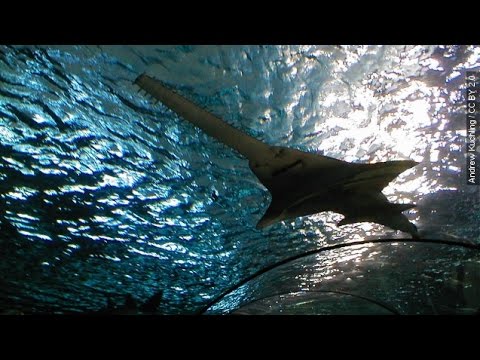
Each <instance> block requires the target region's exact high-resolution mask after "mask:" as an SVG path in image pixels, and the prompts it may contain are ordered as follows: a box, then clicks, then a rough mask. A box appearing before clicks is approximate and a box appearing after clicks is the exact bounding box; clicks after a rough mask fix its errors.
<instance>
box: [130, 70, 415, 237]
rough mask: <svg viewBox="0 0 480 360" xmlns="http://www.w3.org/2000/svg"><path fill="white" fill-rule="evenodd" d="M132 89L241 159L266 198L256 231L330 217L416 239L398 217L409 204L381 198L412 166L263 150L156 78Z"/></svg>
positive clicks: (288, 150) (138, 80)
mask: <svg viewBox="0 0 480 360" xmlns="http://www.w3.org/2000/svg"><path fill="white" fill-rule="evenodd" d="M134 84H136V85H137V86H138V87H139V88H140V90H144V91H145V92H146V93H147V94H149V95H150V96H152V97H153V98H154V99H156V100H157V101H160V102H162V103H163V104H164V105H165V106H166V107H167V108H169V109H170V110H172V111H174V112H175V113H176V114H177V115H179V116H180V117H181V118H183V119H185V120H187V121H189V122H190V123H192V124H193V125H195V126H197V127H198V128H200V129H202V130H203V131H204V132H205V133H207V134H208V135H210V136H211V137H213V138H215V139H217V140H218V141H220V142H222V143H224V144H225V145H227V146H228V147H230V148H232V149H234V150H236V151H237V152H238V153H240V154H241V155H243V156H244V157H245V158H247V160H248V165H249V167H250V169H251V170H252V172H253V173H254V174H255V176H256V177H257V178H258V180H259V181H260V182H261V183H262V184H263V185H264V186H265V187H266V188H267V189H268V191H269V192H270V194H271V196H272V200H271V203H270V206H269V207H268V209H267V210H266V212H265V214H264V215H263V217H262V218H261V219H260V221H259V222H258V223H257V226H256V227H257V229H262V228H265V227H268V226H270V225H273V224H275V223H278V222H281V221H284V220H290V219H295V218H297V217H301V216H307V215H312V214H316V213H320V212H323V211H333V212H336V213H339V214H342V215H344V218H343V219H342V220H341V221H340V222H339V223H338V224H337V225H338V226H342V225H346V224H353V223H359V222H373V223H377V224H381V225H385V226H387V227H389V228H391V229H394V230H400V231H403V232H407V233H409V234H410V235H411V236H412V237H413V238H418V232H417V228H416V226H415V225H414V224H413V223H411V222H410V221H409V220H408V219H407V217H406V216H405V215H404V214H402V212H403V211H405V210H408V209H411V208H413V207H415V204H395V203H390V202H389V201H388V199H387V198H386V197H385V195H383V193H382V190H383V189H384V188H385V187H386V186H387V185H388V184H389V183H390V182H391V181H392V180H393V179H395V178H396V177H397V176H398V175H399V174H401V173H402V172H404V171H406V170H407V169H410V168H412V167H414V166H415V165H417V164H418V163H417V162H415V161H412V160H395V161H386V162H378V163H372V164H365V163H352V162H347V161H342V160H339V159H335V158H332V157H328V156H323V155H319V154H314V153H309V152H304V151H300V150H297V149H294V148H289V147H284V146H273V145H269V144H266V143H264V142H262V141H260V140H257V139H255V138H254V137H252V136H250V135H248V134H246V133H244V132H242V131H240V130H238V129H236V128H234V127H233V126H231V125H229V124H228V123H226V122H225V121H224V120H222V119H220V118H219V117H217V116H215V115H213V114H212V113H210V112H209V111H207V110H205V109H203V108H202V107H200V106H198V105H196V104H195V103H193V102H192V101H190V100H188V99H186V98H185V97H184V96H182V95H180V94H178V93H177V92H176V91H175V90H173V89H171V88H170V87H169V86H167V85H166V84H165V83H164V82H162V81H160V80H158V79H156V78H153V77H151V76H149V75H147V74H142V75H140V76H138V77H137V78H136V79H135V81H134Z"/></svg>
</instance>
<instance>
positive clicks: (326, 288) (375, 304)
mask: <svg viewBox="0 0 480 360" xmlns="http://www.w3.org/2000/svg"><path fill="white" fill-rule="evenodd" d="M385 240H386V239H385ZM461 244H462V242H460V243H459V245H461ZM345 245H346V246H345V247H342V248H340V249H334V250H326V251H324V252H321V253H317V254H312V255H308V256H302V257H300V258H298V259H295V260H293V261H289V262H287V263H285V264H282V265H280V266H278V267H275V268H273V269H271V270H269V271H268V272H265V273H264V274H261V275H259V276H258V277H255V278H253V279H252V280H250V281H249V282H248V283H246V284H245V285H243V286H242V287H239V288H238V289H236V290H235V291H232V292H231V293H229V294H228V295H226V296H225V297H224V298H223V299H219V301H218V302H217V303H216V304H214V305H212V306H211V308H209V310H208V311H207V312H206V313H208V314H216V313H222V312H229V311H232V313H233V314H244V315H248V314H250V315H256V314H275V315H281V314H301V315H305V314H323V315H359V314H362V315H366V314H369V315H388V314H389V315H408V314H417V315H418V314H432V315H439V314H470V315H472V314H477V315H478V314H479V310H480V286H479V285H480V252H479V250H480V248H478V247H471V248H463V249H460V250H459V249H455V250H454V249H453V248H454V247H458V245H452V244H451V245H442V244H435V243H434V242H432V243H411V242H402V241H401V240H398V239H395V240H391V241H386V242H382V243H373V242H371V243H369V242H366V243H363V244H358V245H349V244H345ZM460 247H461V246H460ZM406 263H408V265H406Z"/></svg>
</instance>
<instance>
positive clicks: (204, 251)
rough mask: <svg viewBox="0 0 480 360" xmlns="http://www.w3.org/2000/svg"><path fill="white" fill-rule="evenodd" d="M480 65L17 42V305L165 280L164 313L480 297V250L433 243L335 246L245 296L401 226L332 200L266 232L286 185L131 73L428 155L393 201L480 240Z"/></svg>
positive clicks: (378, 150)
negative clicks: (468, 156) (360, 216)
mask: <svg viewBox="0 0 480 360" xmlns="http://www.w3.org/2000/svg"><path fill="white" fill-rule="evenodd" d="M467 70H480V48H479V47H474V46H0V140H1V141H0V189H1V192H0V205H1V208H0V222H1V226H2V227H1V230H2V234H1V238H0V253H1V256H2V261H1V262H0V274H1V276H0V308H1V309H2V310H3V311H4V312H14V313H15V312H23V313H70V312H88V311H95V310H99V309H101V308H103V307H105V306H106V303H107V298H110V299H111V301H113V303H115V304H118V305H120V304H123V301H124V297H125V296H126V295H127V294H130V295H132V296H133V297H134V298H135V299H136V300H137V301H139V302H144V301H146V300H147V299H148V298H149V297H151V296H152V295H153V294H155V293H157V292H158V291H160V290H162V291H163V300H162V303H161V305H160V307H159V309H158V313H163V314H190V313H197V312H198V311H200V310H202V309H204V308H205V306H207V305H208V306H209V304H212V301H213V300H214V299H216V298H219V296H220V295H222V294H224V293H225V292H228V291H227V290H229V289H232V290H233V292H231V293H230V294H228V295H226V296H225V297H222V299H220V298H219V301H218V302H215V304H212V306H211V307H210V310H209V313H228V312H232V311H233V312H238V313H325V314H327V313H391V312H394V313H395V312H397V313H402V314H405V313H408V314H416V313H442V312H454V311H456V312H459V311H460V310H459V308H461V311H464V312H469V311H470V310H471V311H474V309H475V308H476V309H478V308H480V300H479V299H480V295H479V294H478V293H479V290H478V289H479V287H480V257H479V253H478V250H475V249H472V248H464V247H461V246H450V245H445V244H443V245H442V244H432V243H429V244H416V243H415V244H413V243H404V242H401V241H400V242H398V243H395V242H390V243H375V244H360V245H352V246H347V247H342V248H338V249H333V250H328V251H324V252H320V253H317V254H313V255H310V256H307V257H304V258H299V259H297V260H295V261H292V262H290V263H287V264H284V265H282V266H280V267H277V268H274V269H272V270H271V271H268V272H265V273H263V274H262V275H260V276H258V277H255V278H254V279H252V280H251V281H248V282H246V283H245V285H243V286H241V287H239V288H237V289H235V290H234V289H233V288H234V287H235V284H240V283H241V281H242V280H243V279H246V278H247V277H248V276H250V275H252V274H254V273H255V272H257V271H261V269H263V268H265V267H267V266H270V265H272V264H274V263H276V262H279V261H281V260H283V259H286V258H288V257H290V256H293V255H297V254H301V253H303V252H306V251H309V250H313V249H320V248H322V247H325V246H330V245H334V244H341V243H346V242H352V241H359V240H364V239H374V238H400V237H402V236H401V234H398V233H395V232H394V231H392V230H390V229H388V228H386V227H383V226H381V225H376V224H372V223H362V224H354V225H347V226H342V227H337V226H336V225H335V224H336V223H337V222H338V221H339V220H340V219H341V218H342V215H339V214H336V213H331V212H326V213H321V214H316V215H311V216H307V217H303V218H298V219H296V220H294V221H287V222H283V223H279V224H276V225H274V226H272V227H271V228H267V229H265V230H256V229H255V225H256V223H257V222H258V220H259V219H260V217H261V216H262V215H263V213H264V211H265V209H266V207H267V206H268V203H269V201H270V195H269V193H268V191H267V190H266V189H265V188H264V187H263V186H262V185H261V184H260V182H259V181H258V180H257V179H256V177H255V176H254V175H253V173H252V172H251V171H250V169H249V167H248V163H247V161H246V160H245V159H244V158H242V157H241V156H240V155H239V154H238V153H236V152H235V151H233V150H231V149H229V148H227V147H226V146H224V145H223V144H221V143H219V142H217V141H215V140H212V139H211V138H209V137H208V136H207V135H205V134H204V133H202V132H201V131H200V130H198V129H196V128H194V127H193V126H192V125H191V124H189V123H187V122H186V121H184V120H183V119H181V118H179V117H178V116H177V115H175V114H174V113H172V112H171V111H169V110H168V109H167V108H166V107H165V106H163V105H162V104H161V103H158V104H153V103H152V102H151V101H150V100H149V99H147V98H146V97H144V96H143V95H142V94H138V93H137V90H138V88H136V87H135V86H134V85H133V84H132V82H133V80H134V79H135V78H136V77H137V76H138V75H139V74H141V73H142V72H147V73H148V74H151V75H153V76H156V77H158V78H160V79H162V80H163V81H165V82H166V83H168V84H169V85H171V86H172V87H174V88H175V89H177V90H178V91H179V92H180V93H182V94H183V95H184V96H186V97H188V98H190V99H192V100H194V101H195V102H196V103H198V104H200V105H201V106H203V107H205V108H207V109H208V110H210V111H211V112H213V113H215V114H216V115H218V116H220V117H222V118H223V119H225V120H226V121H227V122H229V123H230V124H232V125H233V126H235V127H237V128H239V129H241V130H243V131H245V132H247V133H248V134H250V135H252V136H254V137H256V138H258V139H260V140H262V141H265V142H267V143H269V144H272V145H282V146H289V147H294V148H297V149H301V150H305V151H312V152H318V153H321V154H324V155H327V156H331V157H335V158H338V159H342V160H346V161H356V162H378V161H386V160H395V159H397V160H400V159H412V160H416V161H418V162H420V163H421V164H420V165H418V166H416V167H415V168H413V169H411V170H409V171H408V172H405V173H403V174H402V175H400V176H399V177H398V178H397V179H396V180H394V181H393V182H392V183H391V184H390V185H389V186H388V187H387V188H386V189H385V190H384V193H385V195H387V197H388V198H389V200H391V201H397V202H415V203H417V204H418V207H417V208H415V209H413V210H410V211H409V212H408V213H407V215H408V217H409V219H410V220H411V221H412V222H414V223H415V224H416V225H417V226H418V228H419V231H420V235H421V236H422V237H424V238H430V239H450V240H453V241H462V242H469V243H473V244H480V228H479V226H478V224H479V222H480V197H479V195H480V194H479V190H478V189H479V187H477V186H467V185H466V181H465V178H466V169H465V154H464V153H465V136H466V128H465V97H464V91H465V85H464V84H465V72H466V71H467ZM403 237H404V236H403ZM459 274H463V275H462V276H460V275H459ZM459 276H460V277H459ZM459 283H461V286H460V285H459ZM459 294H460V295H461V297H462V299H461V301H459V300H458V296H460V295H459ZM452 309H453V310H452ZM472 309H473V310H472ZM204 310H206V309H204ZM392 310H393V311H392Z"/></svg>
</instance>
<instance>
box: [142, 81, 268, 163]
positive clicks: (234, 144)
mask: <svg viewBox="0 0 480 360" xmlns="http://www.w3.org/2000/svg"><path fill="white" fill-rule="evenodd" d="M134 84H136V85H138V86H139V87H140V88H141V89H143V90H144V91H145V92H147V93H148V94H150V95H151V96H153V97H154V98H155V99H157V100H158V101H161V102H162V103H163V104H164V105H165V106H166V107H168V108H169V109H171V110H172V111H174V112H175V113H177V114H178V115H179V116H181V117H182V118H184V119H185V120H188V121H189V122H191V123H192V124H193V125H195V126H197V127H199V128H200V129H202V130H203V131H205V132H206V133H207V134H208V135H210V136H212V137H214V138H215V139H217V140H219V141H220V142H222V143H224V144H225V145H227V146H229V147H231V148H233V149H235V150H237V151H238V152H239V153H240V154H242V155H243V156H245V157H246V158H247V159H249V160H251V161H254V160H256V159H258V157H259V156H261V154H262V153H265V152H266V151H268V150H269V149H270V146H269V145H267V144H265V143H263V142H261V141H259V140H257V139H255V138H253V137H251V136H249V135H247V134H245V133H243V132H242V131H240V130H237V129H235V128H234V127H232V126H230V125H229V124H227V123H226V122H225V121H223V120H221V119H220V118H218V117H216V116H214V115H212V114H211V113H209V112H208V111H206V110H205V109H202V108H201V107H199V106H198V105H195V104H194V103H193V102H191V101H189V100H187V99H185V98H184V97H183V96H181V95H179V94H177V93H176V92H175V91H173V90H170V89H169V88H167V87H166V86H165V85H164V84H163V83H162V82H161V81H159V80H157V79H155V78H152V77H150V76H148V75H146V74H142V75H140V76H138V77H137V78H136V79H135V81H134Z"/></svg>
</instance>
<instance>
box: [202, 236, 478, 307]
mask: <svg viewBox="0 0 480 360" xmlns="http://www.w3.org/2000/svg"><path fill="white" fill-rule="evenodd" d="M393 242H403V243H424V244H442V245H449V246H461V247H464V248H467V249H472V250H480V245H478V244H473V243H467V242H462V241H455V240H441V239H373V240H360V241H351V242H347V243H342V244H335V245H329V246H325V247H322V248H320V249H315V250H310V251H307V252H305V253H301V254H297V255H293V256H290V257H288V258H286V259H283V260H281V261H279V262H277V263H275V264H272V265H269V266H267V267H264V268H263V269H260V270H258V271H257V272H255V273H253V274H252V275H250V276H247V277H246V278H245V279H243V280H242V281H240V282H239V283H237V284H235V285H233V286H231V287H230V288H228V289H227V290H225V291H224V292H223V293H221V294H220V295H219V296H217V297H216V298H215V299H213V300H212V301H210V302H209V303H208V304H207V305H205V306H204V307H202V308H201V309H200V310H199V311H198V312H197V314H199V315H201V314H203V313H205V312H206V311H207V310H208V309H210V308H211V307H212V306H213V305H215V304H216V303H218V302H219V301H220V300H222V299H223V298H224V297H225V296H227V295H228V294H230V293H231V292H233V291H235V290H237V289H238V288H240V287H241V286H242V285H245V284H246V283H247V282H249V281H250V280H253V279H254V278H256V277H257V276H260V275H262V274H264V273H266V272H268V271H270V270H272V269H275V268H277V267H279V266H282V265H285V264H287V263H289V262H292V261H295V260H297V259H300V258H303V257H307V256H310V255H313V254H318V253H321V252H324V251H329V250H336V249H341V248H344V247H348V246H353V245H363V244H375V243H393Z"/></svg>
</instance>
